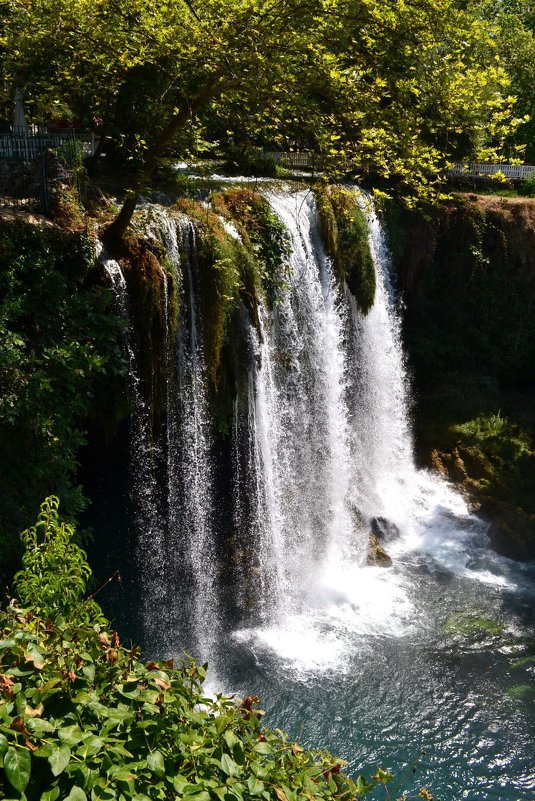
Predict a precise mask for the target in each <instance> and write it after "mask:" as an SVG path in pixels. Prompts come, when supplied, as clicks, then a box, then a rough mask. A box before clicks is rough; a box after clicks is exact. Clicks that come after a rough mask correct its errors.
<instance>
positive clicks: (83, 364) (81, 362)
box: [0, 221, 124, 565]
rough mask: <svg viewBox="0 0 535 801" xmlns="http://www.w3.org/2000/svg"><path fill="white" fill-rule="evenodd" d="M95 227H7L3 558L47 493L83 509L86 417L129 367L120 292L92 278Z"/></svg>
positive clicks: (1, 368)
mask: <svg viewBox="0 0 535 801" xmlns="http://www.w3.org/2000/svg"><path fill="white" fill-rule="evenodd" d="M93 267H94V248H93V244H92V241H91V238H90V236H89V235H88V234H87V233H86V232H68V231H61V230H59V229H58V228H55V227H50V228H46V229H44V228H40V227H39V226H37V225H31V224H28V223H24V222H6V221H3V222H2V223H1V225H0V462H1V463H2V464H4V465H6V466H7V465H9V469H6V470H4V472H3V475H2V482H1V483H0V564H1V563H3V564H4V565H6V564H8V563H9V564H10V565H12V564H13V563H14V561H15V551H16V550H17V549H18V537H17V532H19V531H20V530H21V529H22V528H25V527H26V526H28V525H29V523H30V522H31V521H32V519H33V518H34V516H35V513H36V511H37V509H38V508H39V504H40V502H41V500H42V498H43V497H45V496H46V495H48V494H50V493H56V494H61V496H62V497H63V499H64V502H65V504H66V510H67V512H68V514H69V515H75V514H76V513H77V512H78V511H79V510H80V509H81V508H83V505H84V499H83V495H82V492H81V489H80V488H79V487H77V486H76V485H75V484H74V482H73V476H74V474H75V471H76V467H77V451H78V448H79V446H80V444H81V443H82V442H83V440H84V431H83V425H82V418H83V417H84V416H85V415H87V414H88V412H89V410H90V408H91V405H92V404H93V403H94V398H95V395H96V394H97V393H99V395H100V396H102V395H105V394H106V392H107V387H108V386H109V383H110V382H111V381H112V380H113V379H114V377H115V376H118V375H119V374H120V373H121V371H122V370H123V369H124V361H123V356H122V347H121V336H122V323H121V322H120V321H119V320H118V319H117V317H116V316H115V315H114V314H112V313H111V312H110V306H111V303H112V295H111V292H110V291H109V290H108V289H106V288H104V287H102V286H98V285H96V284H95V282H94V281H92V280H91V271H92V269H93Z"/></svg>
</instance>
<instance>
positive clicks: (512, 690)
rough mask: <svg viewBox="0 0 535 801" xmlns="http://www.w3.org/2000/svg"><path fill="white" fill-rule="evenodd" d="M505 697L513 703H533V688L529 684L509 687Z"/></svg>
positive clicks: (534, 689) (534, 690)
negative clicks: (512, 700)
mask: <svg viewBox="0 0 535 801" xmlns="http://www.w3.org/2000/svg"><path fill="white" fill-rule="evenodd" d="M507 695H508V696H509V697H510V698H513V699H514V700H515V701H533V700H534V699H535V687H533V686H532V685H531V684H515V685H514V687H509V689H508V690H507Z"/></svg>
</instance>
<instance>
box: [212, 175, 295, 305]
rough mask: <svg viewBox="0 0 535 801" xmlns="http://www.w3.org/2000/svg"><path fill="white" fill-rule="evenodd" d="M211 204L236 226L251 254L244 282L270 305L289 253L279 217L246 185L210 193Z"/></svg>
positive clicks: (280, 284) (282, 283)
mask: <svg viewBox="0 0 535 801" xmlns="http://www.w3.org/2000/svg"><path fill="white" fill-rule="evenodd" d="M212 203H213V205H214V208H215V209H216V210H217V211H218V213H219V214H221V215H222V216H223V217H224V218H225V219H227V220H229V221H230V222H232V223H233V224H234V225H235V227H236V229H237V230H238V232H239V234H240V236H241V238H242V242H243V245H244V248H245V250H246V251H247V252H248V253H249V255H250V257H251V261H250V264H251V272H250V276H249V282H248V285H247V286H246V288H247V290H248V291H249V292H251V293H254V294H258V293H260V292H261V291H263V292H264V294H265V296H266V300H267V301H268V303H269V304H270V305H271V304H272V303H273V302H274V301H275V299H276V297H277V295H278V293H279V292H280V290H281V289H284V288H285V287H286V284H285V281H284V277H283V278H282V279H281V274H282V275H283V273H282V271H281V266H282V265H284V264H285V263H286V261H287V259H288V255H289V242H288V236H287V233H286V229H285V227H284V224H283V223H282V221H281V220H280V219H279V218H278V217H277V215H276V214H275V212H274V211H273V210H272V209H271V206H270V205H269V203H268V202H267V200H266V199H265V198H263V197H262V196H261V195H259V194H258V193H256V192H253V191H251V190H250V189H244V188H237V189H229V190H227V191H226V192H223V193H218V194H214V195H213V196H212Z"/></svg>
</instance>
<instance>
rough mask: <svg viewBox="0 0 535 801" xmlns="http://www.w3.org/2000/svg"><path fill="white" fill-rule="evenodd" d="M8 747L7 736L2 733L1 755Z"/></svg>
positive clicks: (0, 737)
mask: <svg viewBox="0 0 535 801" xmlns="http://www.w3.org/2000/svg"><path fill="white" fill-rule="evenodd" d="M7 748H8V742H7V738H6V737H4V735H3V734H0V757H3V756H4V754H5V753H6V751H7Z"/></svg>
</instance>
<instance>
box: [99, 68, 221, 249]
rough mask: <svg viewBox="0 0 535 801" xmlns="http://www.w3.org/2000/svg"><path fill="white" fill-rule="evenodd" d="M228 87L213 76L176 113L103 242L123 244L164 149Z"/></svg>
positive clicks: (133, 184)
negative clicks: (181, 129) (201, 110)
mask: <svg viewBox="0 0 535 801" xmlns="http://www.w3.org/2000/svg"><path fill="white" fill-rule="evenodd" d="M231 83H232V82H231V81H228V80H227V81H225V80H224V79H223V78H222V76H221V75H214V76H213V77H212V78H211V79H210V80H209V81H208V82H207V83H206V85H205V86H204V87H203V88H202V89H201V90H200V91H199V92H198V93H197V94H196V95H195V96H194V97H193V98H192V99H191V100H190V101H189V102H188V101H185V103H184V106H183V108H182V109H181V110H180V111H179V112H178V114H175V115H174V116H173V117H172V118H171V119H170V120H169V122H168V123H167V125H166V126H165V128H164V129H163V131H162V133H161V135H160V137H159V138H158V139H157V140H156V142H155V143H154V145H153V146H152V148H151V149H150V151H149V153H148V155H147V158H146V159H145V161H144V163H143V165H142V167H141V168H140V169H139V171H138V173H137V175H136V177H135V178H134V181H133V183H132V186H131V187H130V189H129V190H128V192H127V194H126V198H125V200H124V203H123V205H122V207H121V210H120V211H119V214H118V215H117V217H116V218H115V220H114V221H113V222H112V223H111V224H110V225H109V226H108V227H107V229H106V230H105V232H104V239H105V241H106V242H107V243H109V244H110V245H113V244H115V245H117V244H118V243H120V241H121V240H122V238H123V236H124V233H125V231H126V229H127V228H128V226H129V225H130V221H131V219H132V215H133V214H134V211H135V209H136V206H137V204H138V201H139V196H140V195H141V192H142V191H143V187H144V186H145V184H146V183H147V181H148V179H149V178H150V176H151V175H152V173H153V172H154V170H155V168H156V167H157V165H158V161H159V159H160V156H161V155H162V153H163V152H164V150H165V148H166V147H167V145H168V144H169V143H170V142H171V140H172V139H173V137H174V135H175V134H176V133H177V131H179V130H180V128H182V127H183V126H184V125H186V123H187V122H189V120H191V119H192V118H193V117H194V116H195V114H196V113H197V111H198V110H199V109H200V108H202V107H203V106H205V105H206V104H207V103H209V102H210V100H211V99H212V98H213V97H215V96H216V95H217V94H218V93H219V92H221V91H222V90H223V88H227V87H228V86H229V85H231Z"/></svg>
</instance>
